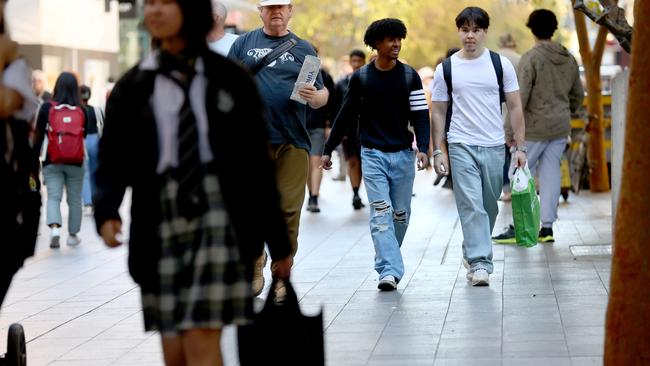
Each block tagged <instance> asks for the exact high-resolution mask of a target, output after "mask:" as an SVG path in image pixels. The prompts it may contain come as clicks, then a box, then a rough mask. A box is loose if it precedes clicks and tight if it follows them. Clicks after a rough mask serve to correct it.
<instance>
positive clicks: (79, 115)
mask: <svg viewBox="0 0 650 366" xmlns="http://www.w3.org/2000/svg"><path fill="white" fill-rule="evenodd" d="M50 103H51V104H52V106H51V107H50V114H49V117H48V122H49V123H48V126H47V139H48V144H47V154H48V156H49V158H50V162H52V163H54V164H83V161H84V125H85V120H86V115H85V113H84V111H83V110H82V109H81V107H75V106H71V105H68V104H57V103H55V102H50Z"/></svg>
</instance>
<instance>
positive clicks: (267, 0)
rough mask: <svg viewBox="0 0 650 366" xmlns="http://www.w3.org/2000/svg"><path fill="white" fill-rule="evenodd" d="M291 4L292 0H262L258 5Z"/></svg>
mask: <svg viewBox="0 0 650 366" xmlns="http://www.w3.org/2000/svg"><path fill="white" fill-rule="evenodd" d="M271 5H291V0H260V2H259V3H258V4H257V6H271Z"/></svg>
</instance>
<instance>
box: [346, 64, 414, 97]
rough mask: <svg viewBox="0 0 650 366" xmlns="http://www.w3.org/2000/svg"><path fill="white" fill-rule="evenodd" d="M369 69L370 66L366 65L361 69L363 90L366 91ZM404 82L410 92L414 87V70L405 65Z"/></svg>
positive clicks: (360, 78) (360, 77) (360, 75)
mask: <svg viewBox="0 0 650 366" xmlns="http://www.w3.org/2000/svg"><path fill="white" fill-rule="evenodd" d="M368 67H370V64H365V65H363V66H362V67H361V68H360V69H359V80H360V81H361V89H364V88H365V87H366V85H368ZM404 81H405V82H406V90H408V91H409V92H410V91H411V87H412V86H413V69H412V68H411V67H408V65H404ZM362 95H363V94H362Z"/></svg>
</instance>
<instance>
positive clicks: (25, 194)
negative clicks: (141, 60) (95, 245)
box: [0, 0, 41, 362]
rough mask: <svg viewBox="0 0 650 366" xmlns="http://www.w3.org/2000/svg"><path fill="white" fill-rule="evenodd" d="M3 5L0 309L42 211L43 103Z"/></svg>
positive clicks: (0, 18)
mask: <svg viewBox="0 0 650 366" xmlns="http://www.w3.org/2000/svg"><path fill="white" fill-rule="evenodd" d="M5 3H6V1H4V0H0V202H2V204H0V232H1V233H2V245H1V246H0V307H2V303H3V302H4V299H5V296H6V295H7V291H8V290H9V287H10V285H11V281H12V279H13V277H14V275H15V274H16V272H18V270H19V269H20V267H22V265H23V262H24V261H25V259H26V258H27V257H30V256H32V255H33V254H34V247H35V245H36V237H37V233H38V225H39V221H40V220H39V219H40V213H41V195H40V182H39V179H38V169H39V164H38V153H37V152H36V151H37V150H33V149H32V147H31V146H30V141H29V124H30V121H31V120H32V119H33V116H34V114H35V112H36V110H37V108H38V104H39V100H38V97H37V95H35V94H34V92H33V91H32V86H31V80H32V70H31V68H30V67H29V64H28V63H27V60H25V59H24V58H23V57H21V56H20V54H19V53H18V43H16V42H14V41H12V40H11V38H10V37H9V35H8V32H6V24H5V21H4V12H5V11H4V9H5ZM0 362H2V358H1V357H0Z"/></svg>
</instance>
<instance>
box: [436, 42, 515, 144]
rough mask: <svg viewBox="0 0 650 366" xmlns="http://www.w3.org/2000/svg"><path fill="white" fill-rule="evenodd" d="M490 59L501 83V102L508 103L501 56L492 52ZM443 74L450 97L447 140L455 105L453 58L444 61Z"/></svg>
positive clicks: (446, 122)
mask: <svg viewBox="0 0 650 366" xmlns="http://www.w3.org/2000/svg"><path fill="white" fill-rule="evenodd" d="M490 59H491V60H492V66H494V71H495V72H496V74H497V81H498V83H499V100H500V101H501V104H503V103H505V101H506V93H505V92H504V91H503V66H502V65H501V56H500V55H499V54H498V53H496V52H494V51H490ZM442 74H443V77H444V78H445V83H446V84H447V95H448V96H449V102H448V103H447V116H446V119H445V140H446V139H447V132H449V126H450V124H451V111H452V105H453V98H452V96H451V92H452V91H453V88H452V86H451V56H450V57H447V58H446V59H444V60H443V61H442ZM499 107H500V106H499Z"/></svg>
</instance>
